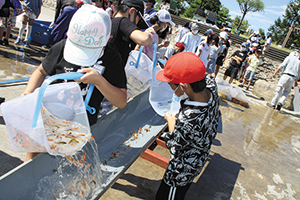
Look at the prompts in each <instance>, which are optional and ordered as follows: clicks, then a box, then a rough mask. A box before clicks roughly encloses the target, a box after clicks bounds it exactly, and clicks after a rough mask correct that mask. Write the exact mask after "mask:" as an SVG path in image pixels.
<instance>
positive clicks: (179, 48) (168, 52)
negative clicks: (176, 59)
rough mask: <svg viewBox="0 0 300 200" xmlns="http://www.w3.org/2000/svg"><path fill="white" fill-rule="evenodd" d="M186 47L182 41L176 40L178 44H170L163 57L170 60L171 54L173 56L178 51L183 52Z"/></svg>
mask: <svg viewBox="0 0 300 200" xmlns="http://www.w3.org/2000/svg"><path fill="white" fill-rule="evenodd" d="M184 48H185V47H184V45H183V44H182V43H180V42H176V44H175V45H174V46H172V45H169V46H168V47H167V50H166V52H165V54H164V56H163V59H164V60H168V59H169V58H170V57H171V56H173V55H175V54H177V53H180V52H183V51H184Z"/></svg>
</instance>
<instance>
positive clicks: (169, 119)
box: [164, 112, 176, 132]
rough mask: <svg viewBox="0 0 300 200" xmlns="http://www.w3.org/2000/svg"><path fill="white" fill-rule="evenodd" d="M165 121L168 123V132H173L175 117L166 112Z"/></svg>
mask: <svg viewBox="0 0 300 200" xmlns="http://www.w3.org/2000/svg"><path fill="white" fill-rule="evenodd" d="M164 118H165V120H166V121H167V122H168V128H169V132H172V131H174V129H175V122H176V117H175V115H172V114H171V113H169V112H167V113H166V114H165V117H164Z"/></svg>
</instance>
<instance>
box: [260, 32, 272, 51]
mask: <svg viewBox="0 0 300 200" xmlns="http://www.w3.org/2000/svg"><path fill="white" fill-rule="evenodd" d="M267 38H268V39H267V41H266V43H265V46H264V48H263V53H262V56H263V57H264V56H265V53H266V52H267V51H269V49H270V46H271V43H272V36H271V34H268V36H267Z"/></svg>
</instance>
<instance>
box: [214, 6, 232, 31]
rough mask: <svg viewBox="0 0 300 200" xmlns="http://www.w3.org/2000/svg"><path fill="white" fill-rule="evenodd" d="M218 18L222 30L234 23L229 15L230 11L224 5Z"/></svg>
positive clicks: (218, 24)
mask: <svg viewBox="0 0 300 200" xmlns="http://www.w3.org/2000/svg"><path fill="white" fill-rule="evenodd" d="M217 17H218V21H217V26H218V27H219V28H222V27H224V26H228V25H229V24H231V22H232V19H231V17H230V15H229V9H228V8H226V7H224V6H223V5H222V7H221V9H220V11H219V12H218V16H217Z"/></svg>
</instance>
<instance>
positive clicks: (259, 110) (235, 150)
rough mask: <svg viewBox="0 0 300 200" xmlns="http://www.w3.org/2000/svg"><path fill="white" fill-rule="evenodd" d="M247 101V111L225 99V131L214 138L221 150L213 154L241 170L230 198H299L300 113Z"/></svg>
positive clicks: (264, 103)
mask: <svg viewBox="0 0 300 200" xmlns="http://www.w3.org/2000/svg"><path fill="white" fill-rule="evenodd" d="M249 100H250V103H249V105H250V108H244V107H242V106H240V105H238V104H235V103H232V102H229V101H226V100H223V101H221V104H220V105H221V111H222V114H223V127H224V130H223V133H222V134H218V136H217V139H218V140H220V142H221V143H222V144H223V145H224V147H222V146H223V145H222V146H221V147H213V148H212V151H215V152H217V153H220V154H221V155H222V156H225V157H229V158H231V160H232V161H235V162H239V163H241V166H242V167H243V170H241V171H239V174H238V178H237V182H236V183H235V189H234V191H233V194H232V196H231V199H299V198H300V182H299V179H300V131H299V126H300V113H294V112H292V111H287V110H284V109H283V110H282V112H279V111H277V110H273V109H271V108H269V107H267V106H266V102H265V101H262V100H258V99H255V98H249ZM225 145H226V147H225ZM225 149H226V150H225Z"/></svg>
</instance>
